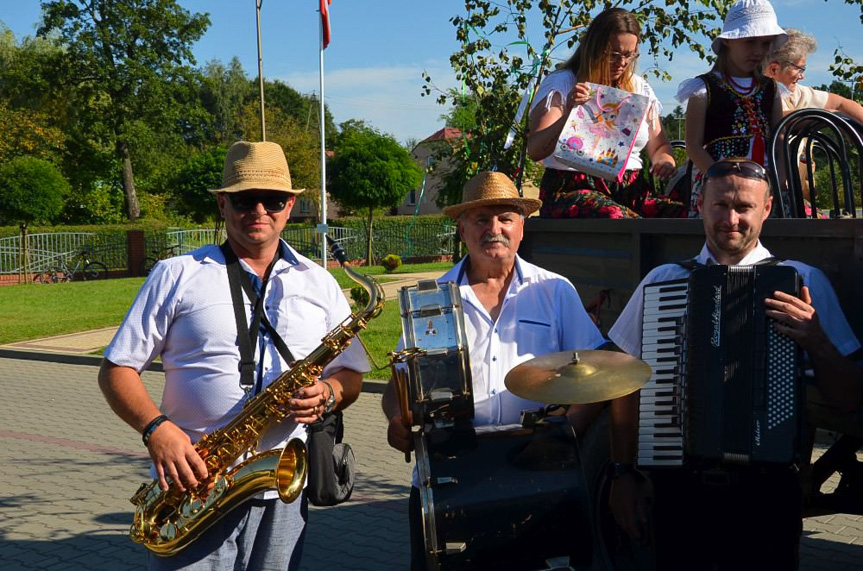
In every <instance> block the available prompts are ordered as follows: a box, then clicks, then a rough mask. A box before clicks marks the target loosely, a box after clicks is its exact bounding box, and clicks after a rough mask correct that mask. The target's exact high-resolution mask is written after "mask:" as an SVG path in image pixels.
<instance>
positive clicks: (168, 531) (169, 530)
mask: <svg viewBox="0 0 863 571" xmlns="http://www.w3.org/2000/svg"><path fill="white" fill-rule="evenodd" d="M159 537H160V538H161V539H162V540H163V541H173V540H174V539H175V538H176V537H177V526H176V525H174V524H173V523H171V522H168V523H166V524H165V525H163V526H162V529H160V530H159Z"/></svg>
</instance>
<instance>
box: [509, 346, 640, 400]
mask: <svg viewBox="0 0 863 571" xmlns="http://www.w3.org/2000/svg"><path fill="white" fill-rule="evenodd" d="M650 375H651V369H650V365H648V364H647V363H645V362H644V361H642V360H641V359H636V358H635V357H633V356H631V355H627V354H626V353H618V352H616V351H600V350H591V351H563V352H561V353H549V354H548V355H542V356H540V357H535V358H533V359H531V360H530V361H526V362H524V363H522V364H521V365H519V366H517V367H515V368H513V369H512V370H511V371H510V372H509V373H507V375H506V378H505V379H504V384H506V388H508V389H509V390H510V391H512V393H513V394H515V395H517V396H520V397H522V398H525V399H528V400H532V401H536V402H541V403H546V404H588V403H592V402H602V401H606V400H611V399H616V398H619V397H622V396H626V395H628V394H630V393H633V392H635V391H637V390H638V389H640V388H641V387H642V386H644V384H645V383H646V382H647V381H648V380H650Z"/></svg>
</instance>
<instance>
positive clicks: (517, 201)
mask: <svg viewBox="0 0 863 571" xmlns="http://www.w3.org/2000/svg"><path fill="white" fill-rule="evenodd" d="M477 206H513V207H515V208H517V209H518V210H519V211H520V212H521V213H522V214H524V215H525V216H527V215H529V214H530V213H532V212H534V211H535V210H537V209H538V208H539V207H540V206H542V201H540V200H537V199H536V198H524V197H521V196H519V195H518V189H517V188H515V184H513V182H512V180H510V178H509V177H508V176H506V175H505V174H503V173H502V172H495V171H484V172H481V173H479V174H477V175H476V176H474V177H473V178H472V179H470V180H469V181H467V184H465V185H464V191H463V192H462V198H461V203H459V204H453V205H452V206H447V207H446V208H444V209H443V213H444V214H445V215H446V216H449V217H450V218H458V217H459V216H460V215H461V213H462V212H464V211H465V210H469V209H471V208H476V207H477Z"/></svg>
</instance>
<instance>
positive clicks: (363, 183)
mask: <svg viewBox="0 0 863 571" xmlns="http://www.w3.org/2000/svg"><path fill="white" fill-rule="evenodd" d="M334 151H335V152H334V156H333V158H332V159H330V163H329V165H328V171H327V172H328V173H329V175H330V180H329V186H328V187H327V188H328V189H329V192H330V194H332V196H333V198H335V199H336V200H338V201H339V202H340V203H341V204H343V205H344V206H346V207H348V208H352V209H356V210H366V211H367V212H368V218H367V225H366V230H367V233H368V234H367V236H368V238H367V242H366V264H367V265H372V264H373V263H374V253H373V252H372V223H373V219H374V210H375V208H387V207H393V206H397V205H398V204H399V203H400V202H401V201H402V200H404V197H405V195H406V194H407V193H408V192H410V191H411V190H412V189H415V188H417V187H418V186H419V184H420V182H421V181H422V170H421V169H420V168H419V166H417V164H416V163H415V162H414V160H413V158H412V157H411V156H410V153H408V151H406V150H405V149H404V147H402V146H401V145H399V144H398V142H397V141H396V140H395V139H394V138H393V137H391V136H389V135H382V134H381V133H380V132H378V131H377V130H375V129H373V128H371V127H369V126H367V125H366V124H365V123H363V122H362V121H348V122H345V123H342V124H341V133H340V135H339V137H338V140H337V141H336V146H335V149H334Z"/></svg>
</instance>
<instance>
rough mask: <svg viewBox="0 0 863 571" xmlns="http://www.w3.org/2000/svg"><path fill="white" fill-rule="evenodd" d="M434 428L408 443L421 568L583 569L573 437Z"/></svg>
mask: <svg viewBox="0 0 863 571" xmlns="http://www.w3.org/2000/svg"><path fill="white" fill-rule="evenodd" d="M560 418H561V420H563V422H548V421H545V422H542V423H539V424H537V425H536V426H534V427H531V428H523V427H521V426H518V427H512V426H510V427H495V428H492V429H489V430H483V429H478V430H476V429H472V428H468V429H462V430H453V429H438V430H432V431H429V432H426V433H425V434H418V435H417V437H416V455H417V468H418V470H419V476H420V500H421V502H422V515H423V534H424V538H425V549H426V559H427V563H428V568H429V569H460V570H461V569H496V570H505V569H513V570H515V569H518V570H519V571H525V570H530V569H549V568H562V569H566V568H569V566H573V567H574V566H583V565H589V564H590V561H591V556H592V541H593V540H592V534H591V530H590V521H591V518H590V506H589V504H588V493H587V489H586V486H585V479H584V474H583V472H582V465H581V458H580V456H579V452H578V447H577V445H576V439H575V433H574V432H573V430H572V428H571V427H570V426H569V425H568V424H566V422H565V420H564V419H563V417H560Z"/></svg>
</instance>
